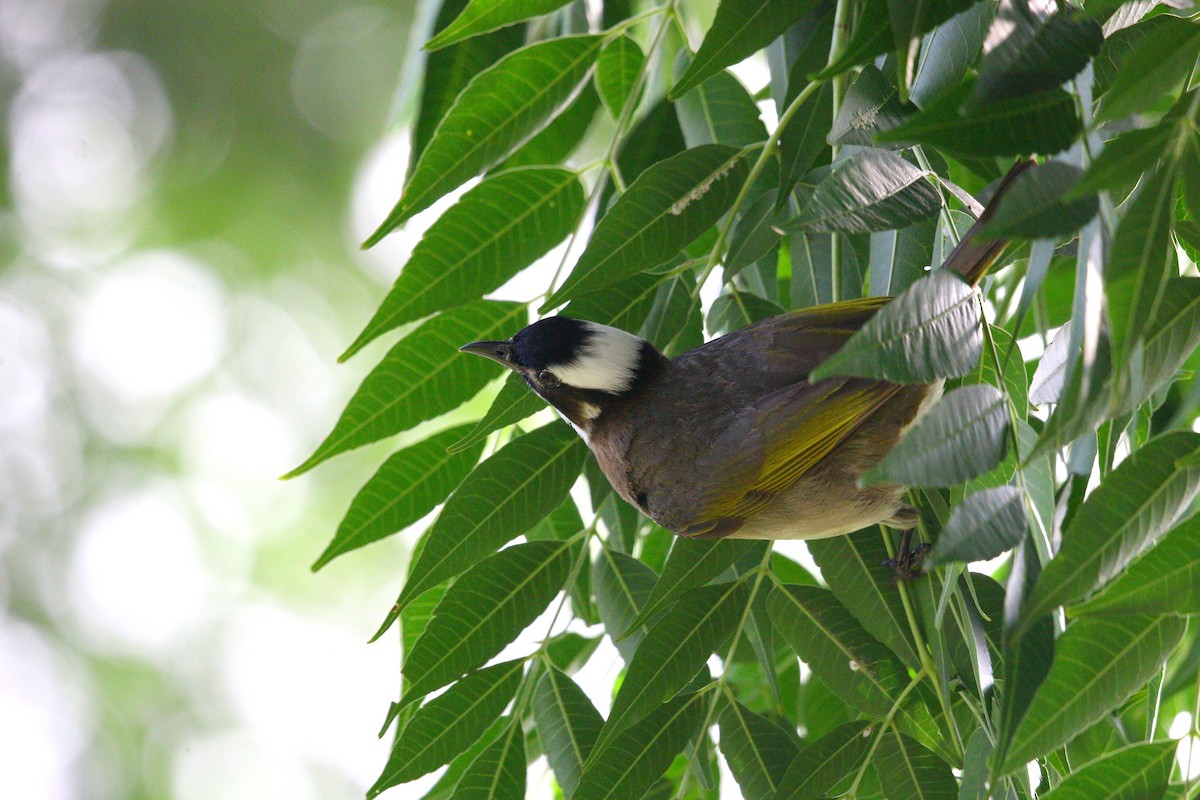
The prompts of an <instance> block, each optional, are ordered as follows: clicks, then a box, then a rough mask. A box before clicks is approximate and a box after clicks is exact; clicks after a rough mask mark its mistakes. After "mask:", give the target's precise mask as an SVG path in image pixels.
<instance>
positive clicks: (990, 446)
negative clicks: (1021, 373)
mask: <svg viewBox="0 0 1200 800" xmlns="http://www.w3.org/2000/svg"><path fill="white" fill-rule="evenodd" d="M1008 422H1009V419H1008V410H1007V408H1006V407H1005V402H1004V395H1002V394H1000V391H999V390H998V389H996V387H994V386H992V385H991V384H988V383H977V384H973V385H970V386H962V387H960V388H958V389H955V390H954V391H952V392H949V393H948V394H947V395H946V396H945V397H943V398H942V399H941V401H939V402H938V404H937V405H935V406H934V407H933V409H931V410H930V411H929V413H928V414H927V415H926V416H925V418H924V419H922V420H921V421H920V422H918V423H917V424H916V425H915V426H914V427H913V428H912V429H911V430H909V432H908V433H907V434H905V435H904V438H903V439H901V440H900V441H899V443H897V444H896V446H895V447H893V448H892V451H891V452H890V453H888V454H887V455H886V456H885V457H884V459H883V461H881V462H879V465H878V466H877V467H875V468H874V469H872V470H871V471H870V472H868V473H867V474H866V475H864V476H863V480H864V481H869V482H872V483H881V482H889V483H899V484H902V485H915V486H954V485H956V484H959V483H962V482H963V481H966V480H970V479H971V478H974V477H977V476H979V475H982V474H984V473H985V472H987V471H988V470H990V469H991V468H992V467H994V466H996V465H997V464H999V463H1000V459H1002V458H1003V457H1004V451H1005V446H1006V445H1005V442H1006V439H1005V435H1006V434H1007V432H1008Z"/></svg>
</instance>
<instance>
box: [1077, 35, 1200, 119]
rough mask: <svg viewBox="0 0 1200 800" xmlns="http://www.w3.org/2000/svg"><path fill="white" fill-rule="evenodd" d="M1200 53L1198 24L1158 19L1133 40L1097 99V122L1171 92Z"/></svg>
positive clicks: (1138, 108)
mask: <svg viewBox="0 0 1200 800" xmlns="http://www.w3.org/2000/svg"><path fill="white" fill-rule="evenodd" d="M1198 54H1200V25H1197V24H1196V23H1195V22H1193V21H1191V20H1186V19H1180V18H1177V17H1166V18H1160V19H1159V21H1158V22H1157V23H1156V24H1155V25H1154V27H1153V28H1151V29H1148V30H1147V33H1146V35H1145V36H1144V37H1142V38H1140V39H1138V40H1136V43H1135V44H1134V45H1133V47H1132V49H1131V50H1130V52H1129V54H1128V55H1127V56H1126V57H1125V58H1124V60H1123V61H1122V63H1121V66H1120V69H1119V70H1117V72H1116V73H1115V77H1114V78H1113V81H1112V84H1111V85H1110V86H1108V91H1106V92H1105V93H1104V96H1103V97H1102V98H1101V100H1100V108H1099V109H1097V111H1096V121H1097V122H1107V121H1108V120H1113V119H1117V118H1118V117H1123V116H1126V115H1128V114H1134V113H1137V112H1139V111H1144V110H1146V109H1148V108H1150V107H1151V106H1153V105H1154V104H1155V103H1156V102H1158V100H1159V99H1160V98H1161V97H1162V96H1163V95H1164V94H1166V93H1167V92H1170V91H1173V90H1174V89H1175V87H1177V86H1178V85H1179V83H1180V81H1182V80H1183V79H1184V78H1185V77H1186V76H1187V74H1188V70H1190V69H1191V68H1192V67H1193V66H1194V65H1195V63H1196V57H1197V55H1198Z"/></svg>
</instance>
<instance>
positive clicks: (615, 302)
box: [562, 273, 663, 331]
mask: <svg viewBox="0 0 1200 800" xmlns="http://www.w3.org/2000/svg"><path fill="white" fill-rule="evenodd" d="M662 282H663V277H662V276H661V275H649V274H646V273H639V274H637V275H634V276H632V277H629V278H626V279H625V280H623V281H618V282H616V283H613V284H609V285H608V286H605V287H604V288H601V289H597V290H596V291H594V292H588V293H587V294H585V295H581V296H580V297H577V298H575V299H574V300H572V301H571V302H570V303H568V304H567V307H566V308H564V309H563V310H562V313H563V314H564V315H565V316H568V317H574V318H575V319H586V320H591V321H592V322H599V323H600V324H601V325H611V326H613V327H614V328H620V329H622V330H627V331H636V330H637V329H638V328H639V327H640V326H641V325H642V323H643V322H644V321H645V320H646V318H647V317H648V316H649V315H650V312H651V309H653V307H654V299H655V297H656V296H657V294H658V287H659V286H660V285H661V284H662Z"/></svg>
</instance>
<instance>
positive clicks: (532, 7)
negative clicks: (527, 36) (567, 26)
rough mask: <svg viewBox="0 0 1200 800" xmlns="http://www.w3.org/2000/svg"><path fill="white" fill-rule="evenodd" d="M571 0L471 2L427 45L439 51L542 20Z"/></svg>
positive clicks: (493, 0)
mask: <svg viewBox="0 0 1200 800" xmlns="http://www.w3.org/2000/svg"><path fill="white" fill-rule="evenodd" d="M567 2H568V0H471V2H470V3H469V4H468V5H467V7H466V8H465V9H464V10H463V12H462V13H461V14H459V15H458V16H457V17H455V19H454V21H453V22H451V23H450V24H449V25H448V26H446V28H445V29H444V30H442V31H440V32H439V33H438V34H437V35H436V36H434V37H433V38H432V39H430V40H429V41H428V42H426V43H425V49H426V50H437V49H438V48H441V47H445V46H447V45H450V44H454V43H455V42H460V41H462V40H463V39H469V38H470V37H472V36H476V35H478V34H481V33H487V32H489V31H494V30H496V29H497V28H503V27H504V26H506V25H511V24H513V23H514V22H520V21H521V20H526V19H532V18H533V17H540V16H541V15H542V14H549V13H550V12H551V11H554V10H555V9H557V8H560V7H562V6H564V5H566V4H567Z"/></svg>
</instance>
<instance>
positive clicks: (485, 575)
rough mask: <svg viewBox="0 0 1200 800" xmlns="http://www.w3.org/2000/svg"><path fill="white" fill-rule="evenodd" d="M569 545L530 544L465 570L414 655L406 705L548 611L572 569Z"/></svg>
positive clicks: (408, 657) (478, 662)
mask: <svg viewBox="0 0 1200 800" xmlns="http://www.w3.org/2000/svg"><path fill="white" fill-rule="evenodd" d="M570 556H571V553H570V549H569V547H568V545H567V543H566V542H563V541H541V542H527V543H525V544H518V545H514V546H513V547H509V548H507V549H504V550H501V551H500V552H499V553H496V554H495V555H492V556H489V557H487V558H485V559H484V560H483V561H480V562H479V563H478V564H476V565H475V566H474V567H472V568H471V569H469V570H467V572H466V573H464V574H463V575H462V577H460V578H459V579H458V580H456V581H455V582H454V583H453V584H452V585H451V586H450V589H449V590H448V591H447V592H446V594H445V596H444V597H443V598H442V601H441V602H440V603H438V606H437V608H436V609H434V612H433V619H431V620H430V621H429V624H428V625H427V626H426V628H425V633H424V634H423V635H422V636H421V638H420V639H418V640H417V643H416V645H415V646H414V647H413V648H412V651H411V652H409V653H406V654H405V659H404V670H403V672H404V676H405V677H406V678H408V679H409V680H410V681H412V683H411V684H410V685H409V687H408V690H407V691H406V692H405V695H404V702H409V701H411V700H415V699H416V698H418V697H421V696H422V695H425V694H428V693H429V692H432V691H433V690H434V689H438V688H441V687H442V686H445V685H446V684H447V683H450V682H451V681H453V680H455V679H456V678H458V676H459V675H462V674H463V673H464V672H469V671H470V670H473V669H476V668H478V667H480V666H482V665H483V664H485V663H487V661H488V660H489V659H491V658H492V657H493V656H495V655H496V654H497V653H499V652H500V651H501V650H503V649H504V647H505V645H507V644H509V643H510V642H511V641H512V640H513V639H515V638H516V637H517V634H518V633H520V632H521V631H522V630H524V629H525V627H526V626H527V625H529V623H531V622H533V621H534V620H535V619H537V616H538V615H539V614H541V613H542V612H543V611H545V610H546V606H548V605H549V604H550V601H551V600H553V599H554V596H555V595H556V594H558V593H559V591H561V590H562V588H563V584H564V583H566V580H567V575H568V573H569V572H570V570H571V558H570Z"/></svg>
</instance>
